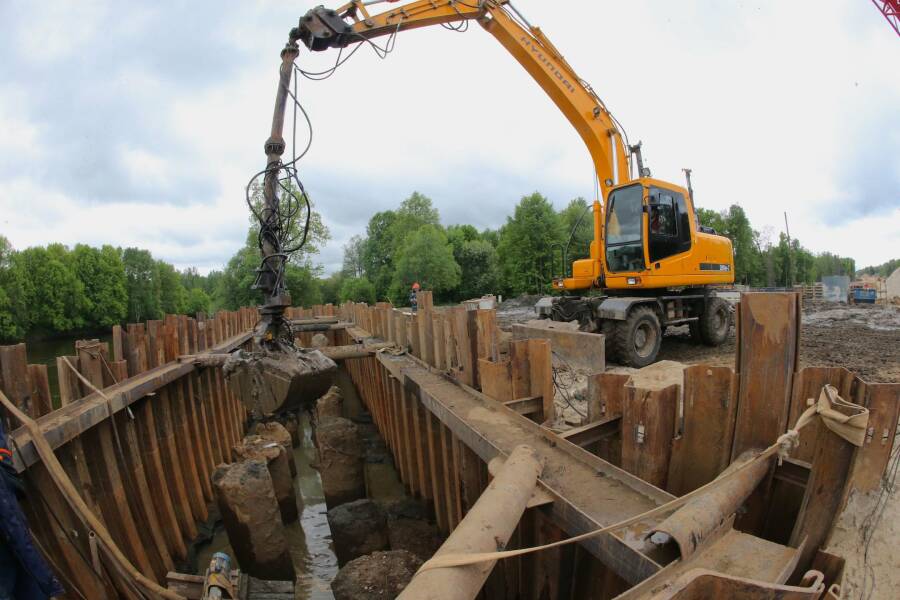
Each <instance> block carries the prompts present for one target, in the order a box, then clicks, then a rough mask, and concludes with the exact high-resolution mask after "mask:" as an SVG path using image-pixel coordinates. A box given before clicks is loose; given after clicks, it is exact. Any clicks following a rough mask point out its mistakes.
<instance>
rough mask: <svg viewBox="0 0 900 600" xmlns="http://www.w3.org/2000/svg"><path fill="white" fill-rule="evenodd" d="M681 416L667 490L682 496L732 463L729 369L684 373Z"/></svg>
mask: <svg viewBox="0 0 900 600" xmlns="http://www.w3.org/2000/svg"><path fill="white" fill-rule="evenodd" d="M683 410H684V417H683V421H682V422H683V428H682V432H681V435H680V436H679V437H678V438H676V440H675V443H674V445H673V446H672V459H671V462H670V465H669V476H668V480H667V486H666V489H667V490H668V491H669V492H671V493H673V494H675V495H676V496H683V495H684V494H686V493H688V492H691V491H693V490H695V489H697V488H698V487H700V486H701V485H704V484H706V483H708V482H710V481H712V480H713V479H715V478H716V476H718V474H719V473H721V472H722V471H723V470H724V469H725V467H727V466H728V464H729V463H730V462H731V445H732V440H733V437H734V422H735V415H736V412H737V377H736V375H735V374H734V371H733V370H732V369H731V368H730V367H712V366H708V365H694V366H690V367H687V368H686V369H685V370H684V403H683Z"/></svg>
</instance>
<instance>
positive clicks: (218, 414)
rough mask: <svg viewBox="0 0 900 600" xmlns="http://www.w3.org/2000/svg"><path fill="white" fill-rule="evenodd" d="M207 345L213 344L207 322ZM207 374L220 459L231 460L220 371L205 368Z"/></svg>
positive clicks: (231, 449) (211, 332)
mask: <svg viewBox="0 0 900 600" xmlns="http://www.w3.org/2000/svg"><path fill="white" fill-rule="evenodd" d="M206 343H207V347H210V346H214V345H215V343H216V341H215V323H211V322H210V323H209V327H208V328H207V331H206ZM207 375H208V377H209V379H210V388H211V396H212V401H211V402H210V403H209V407H210V409H211V411H212V416H213V420H214V421H215V424H216V437H217V438H218V440H219V449H220V450H221V451H222V461H223V462H231V459H232V453H233V448H232V445H231V444H230V443H228V427H227V425H226V424H225V399H224V390H223V388H224V387H225V383H224V382H223V381H222V371H221V370H220V369H207Z"/></svg>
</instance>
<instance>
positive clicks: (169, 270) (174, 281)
mask: <svg viewBox="0 0 900 600" xmlns="http://www.w3.org/2000/svg"><path fill="white" fill-rule="evenodd" d="M156 276H157V278H158V280H159V307H160V309H161V310H162V312H163V313H164V314H167V315H178V314H182V313H184V311H185V307H186V304H187V292H186V290H185V289H184V286H183V285H182V284H181V277H180V276H179V274H178V271H176V270H175V267H173V266H172V265H170V264H169V263H167V262H165V261H162V260H158V261H156Z"/></svg>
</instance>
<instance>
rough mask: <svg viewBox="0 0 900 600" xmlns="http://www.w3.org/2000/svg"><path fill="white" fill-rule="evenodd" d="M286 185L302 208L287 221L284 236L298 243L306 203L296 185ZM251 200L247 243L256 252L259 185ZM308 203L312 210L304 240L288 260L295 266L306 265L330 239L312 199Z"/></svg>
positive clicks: (259, 197)
mask: <svg viewBox="0 0 900 600" xmlns="http://www.w3.org/2000/svg"><path fill="white" fill-rule="evenodd" d="M287 187H288V190H289V193H291V194H293V195H294V197H295V198H296V199H297V200H298V201H299V202H300V204H301V206H302V209H301V210H300V212H299V214H298V215H297V216H296V218H294V219H293V220H291V221H289V223H288V225H287V232H286V234H287V235H286V237H287V238H289V239H290V240H292V243H294V244H299V243H300V241H301V240H302V239H303V237H304V236H303V229H304V228H305V227H306V214H307V213H306V203H305V202H303V201H302V194H301V193H300V191H299V190H297V189H296V187H294V186H293V185H292V184H290V183H288V184H287ZM285 193H287V192H285ZM251 202H252V203H253V209H254V211H255V212H256V214H254V213H253V212H251V213H250V233H249V235H248V242H247V243H248V244H250V245H252V246H253V247H254V248H256V249H257V254H258V253H259V244H258V238H259V220H258V219H257V217H256V215H257V214H258V215H262V207H263V193H262V186H261V185H256V186H255V187H254V188H253V190H252V192H251ZM309 205H310V207H312V210H311V212H310V213H309V229H308V231H307V232H306V236H305V237H306V241H305V242H304V243H303V246H302V248H300V249H299V250H297V251H296V252H294V253H293V254H292V255H291V258H290V261H291V262H292V263H293V264H295V265H297V266H306V265H307V262H308V260H309V259H310V258H311V257H312V256H314V255H316V254H318V253H319V250H321V248H322V246H323V245H324V244H325V243H326V242H328V240H330V239H331V232H330V231H328V227H327V226H326V225H325V223H324V222H323V221H322V215H320V214H319V213H318V212H316V210H315V207H314V205H313V203H312V200H310V201H309ZM286 249H288V248H286Z"/></svg>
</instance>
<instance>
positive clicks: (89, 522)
mask: <svg viewBox="0 0 900 600" xmlns="http://www.w3.org/2000/svg"><path fill="white" fill-rule="evenodd" d="M0 404H2V405H3V406H4V407H6V409H7V410H8V411H9V413H10V414H11V415H12V416H14V417H15V418H16V419H18V420H19V422H21V423H22V426H23V427H24V428H25V429H26V430H27V431H28V434H29V435H30V436H31V441H32V443H33V444H34V447H35V450H37V453H38V456H40V457H41V460H42V461H43V463H44V466H45V467H46V468H47V472H48V473H49V474H50V477H51V478H52V479H53V482H54V483H55V484H56V487H57V488H58V489H59V491H60V493H61V494H62V496H63V498H65V500H66V502H67V503H68V504H69V506H70V507H71V508H72V511H73V512H74V513H75V515H76V516H77V517H78V519H79V520H80V521H81V522H82V524H83V525H84V526H85V527H86V528H88V529H89V530H92V531H94V532H95V533H96V534H97V537H98V538H99V542H100V549H101V550H102V551H103V553H104V555H105V556H106V558H107V560H108V561H109V563H110V564H111V565H112V567H113V570H114V571H116V572H118V573H119V574H120V575H121V577H122V581H123V584H124V585H126V586H129V587H136V588H137V589H138V590H139V593H138V595H139V596H140V597H144V596H149V597H151V598H159V597H161V598H166V599H167V600H186V598H185V597H184V596H182V595H180V594H177V593H175V592H173V591H171V590H167V589H166V588H164V587H162V586H160V585H159V584H158V583H156V582H155V581H153V580H151V579H149V578H147V577H146V576H145V575H144V574H142V573H141V572H140V571H138V570H137V569H136V568H135V567H134V565H132V564H131V561H129V560H128V558H127V557H126V556H125V555H124V554H123V553H122V551H121V550H120V549H119V547H118V546H117V545H116V543H115V541H114V540H113V538H112V536H111V535H110V533H109V531H108V530H107V529H106V526H105V525H104V524H103V523H102V522H101V521H100V520H99V519H98V518H97V516H96V515H95V514H94V513H92V512H91V509H90V508H88V506H87V504H85V502H84V499H82V497H81V496H80V495H79V494H78V491H77V490H76V489H75V486H74V485H73V484H72V480H71V479H70V478H69V475H68V474H67V473H66V471H65V469H63V467H62V465H61V464H60V463H59V460H58V459H57V458H56V454H54V453H53V448H52V447H51V446H50V443H49V442H47V438H45V437H44V432H43V431H42V430H41V428H40V426H39V425H38V424H37V422H36V421H35V420H34V419H32V418H31V417H29V416H28V415H26V414H25V413H23V412H22V411H21V410H19V407H18V406H16V405H15V404H13V403H12V401H10V399H9V398H7V397H6V394H4V393H3V392H2V391H0ZM145 592H146V593H145Z"/></svg>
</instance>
